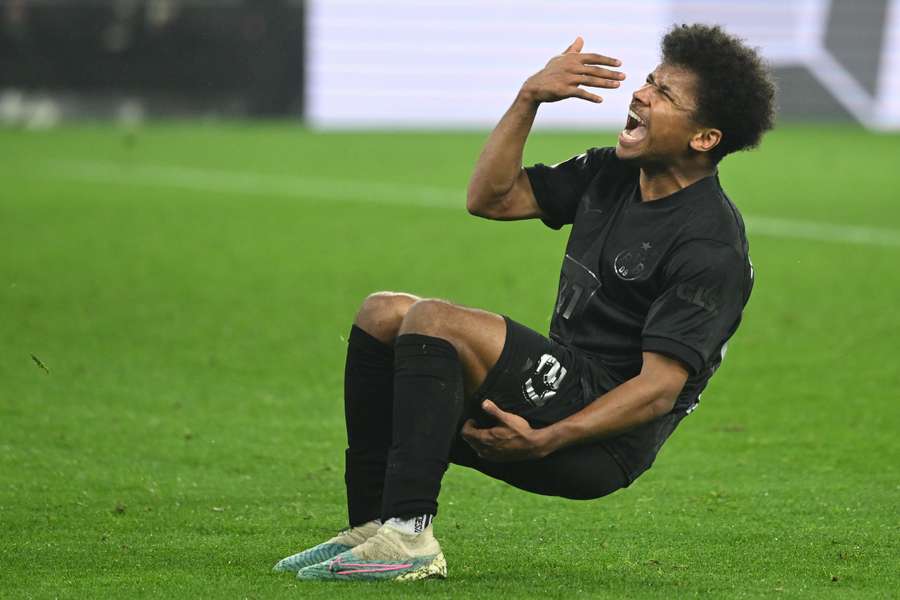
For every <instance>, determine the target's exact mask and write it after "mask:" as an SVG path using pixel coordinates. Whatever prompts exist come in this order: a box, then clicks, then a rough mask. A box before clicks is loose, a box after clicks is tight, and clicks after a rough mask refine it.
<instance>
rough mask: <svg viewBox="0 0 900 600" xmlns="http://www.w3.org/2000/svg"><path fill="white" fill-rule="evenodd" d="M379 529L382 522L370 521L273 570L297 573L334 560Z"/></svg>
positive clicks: (294, 556) (281, 563)
mask: <svg viewBox="0 0 900 600" xmlns="http://www.w3.org/2000/svg"><path fill="white" fill-rule="evenodd" d="M379 527H381V523H380V522H378V521H369V522H368V523H365V524H363V525H360V526H358V527H351V528H350V529H345V530H343V531H341V532H340V533H339V534H337V535H336V536H334V537H333V538H331V539H330V540H328V541H327V542H323V543H321V544H319V545H318V546H313V547H312V548H309V549H307V550H304V551H303V552H298V553H297V554H292V555H290V556H288V557H287V558H282V559H281V560H279V561H278V563H277V564H276V565H275V566H274V567H273V568H272V570H273V571H276V572H279V573H296V572H297V571H299V570H300V569H302V568H303V567H308V566H310V565H315V564H317V563H320V562H323V561H326V560H328V559H330V558H334V557H335V556H337V555H338V554H340V553H341V552H346V551H347V550H349V549H351V548H354V547H356V546H359V545H360V544H362V543H363V542H365V541H366V540H367V539H369V538H370V537H372V536H373V535H375V532H377V531H378V528H379Z"/></svg>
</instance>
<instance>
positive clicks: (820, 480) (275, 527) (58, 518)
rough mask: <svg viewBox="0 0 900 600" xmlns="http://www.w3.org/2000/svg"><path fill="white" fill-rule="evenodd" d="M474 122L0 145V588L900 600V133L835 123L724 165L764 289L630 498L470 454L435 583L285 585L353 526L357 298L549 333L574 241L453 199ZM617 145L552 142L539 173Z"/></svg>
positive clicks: (467, 164) (143, 134)
mask: <svg viewBox="0 0 900 600" xmlns="http://www.w3.org/2000/svg"><path fill="white" fill-rule="evenodd" d="M483 139H484V134H483V133H477V134H476V133H454V134H437V133H412V132H409V133H399V134H377V133H358V132H346V133H332V134H324V133H314V132H310V131H307V130H304V129H302V128H300V127H297V126H295V125H292V124H279V123H269V124H258V125H241V124H233V125H213V124H210V125H202V124H200V125H198V124H158V125H153V126H149V127H146V128H145V129H143V130H141V131H139V132H137V133H136V134H134V135H128V134H123V133H122V132H121V131H119V130H117V129H115V128H113V127H111V126H104V125H96V126H82V127H75V128H64V129H59V130H54V131H49V132H22V131H9V130H7V131H0V148H2V154H3V160H2V161H0V239H2V252H0V596H3V597H69V598H84V597H151V598H155V597H159V598H191V597H210V598H212V597H215V598H243V597H248V598H287V597H303V598H320V597H321V598H343V597H351V596H352V597H354V598H367V597H379V598H380V597H392V596H399V597H412V596H415V597H440V598H469V597H472V598H476V597H477V598H493V597H504V598H520V597H555V598H667V599H668V598H680V597H694V596H705V597H712V598H744V597H747V598H750V597H754V598H801V597H803V598H887V597H897V594H898V590H900V562H898V557H900V543H898V542H900V511H898V506H900V442H898V432H900V408H898V401H900V368H898V360H900V359H898V350H900V344H898V340H900V312H898V309H897V299H898V297H900V202H898V200H900V169H898V166H900V163H898V157H900V137H898V136H897V135H875V134H869V133H864V132H862V131H859V130H856V129H853V128H849V127H817V126H804V127H800V126H794V127H790V126H785V127H783V128H782V129H781V130H779V131H776V132H775V133H773V134H772V135H770V136H769V138H768V139H767V140H766V142H765V143H764V145H763V147H762V149H761V150H759V151H757V152H753V153H747V154H743V155H740V156H734V157H731V158H729V159H727V160H726V161H725V162H724V163H723V165H722V169H721V177H722V180H723V184H724V186H725V188H726V190H727V191H728V192H729V194H730V195H731V196H732V198H733V199H734V200H735V202H736V203H737V204H738V205H739V206H740V207H741V208H742V210H743V212H744V214H745V216H747V217H748V220H749V221H750V223H751V231H750V237H751V252H752V256H753V259H754V263H755V266H756V273H757V281H756V289H755V291H754V294H753V298H752V299H751V302H750V305H749V307H748V310H747V311H746V313H745V321H744V324H743V326H742V329H741V330H740V332H739V333H738V335H737V336H736V337H735V339H734V340H733V341H732V344H731V346H730V351H729V355H728V357H727V359H726V361H725V362H724V364H723V367H722V369H721V371H720V372H719V374H718V375H717V376H716V378H715V379H714V380H713V383H712V385H711V386H710V388H709V389H708V390H707V392H706V393H705V394H704V398H703V403H702V405H701V407H700V409H699V410H698V411H697V412H696V413H694V414H693V415H691V416H690V417H689V418H688V419H687V420H686V421H685V422H684V423H683V424H682V425H681V427H680V428H679V430H678V431H677V432H676V433H675V435H674V437H673V438H672V439H671V440H670V441H669V443H668V444H667V445H666V447H665V448H664V449H663V451H662V453H661V455H660V457H659V459H658V461H657V463H656V465H655V466H654V468H653V469H652V470H651V471H649V472H648V473H647V474H645V475H644V476H643V477H642V478H641V479H639V480H638V481H637V482H636V483H635V484H634V485H632V486H631V487H630V488H628V489H626V490H623V491H620V492H618V493H616V494H614V495H613V496H611V497H608V498H605V499H601V500H598V501H592V502H574V501H566V500H560V499H554V498H543V497H538V496H532V495H529V494H526V493H524V492H520V491H517V490H515V489H512V488H510V487H507V486H505V485H504V484H501V483H499V482H495V481H492V480H490V479H488V478H486V477H484V476H482V475H480V474H477V473H474V472H469V471H466V470H463V469H460V468H458V467H451V469H450V471H449V473H448V475H447V477H446V479H445V482H444V488H443V492H442V495H441V499H440V500H441V514H440V515H439V517H438V520H437V522H436V533H437V535H438V536H439V539H440V540H441V542H442V544H443V546H444V551H445V553H446V555H447V558H448V561H449V567H450V579H449V580H447V581H428V582H420V583H418V584H411V585H397V584H377V585H374V586H366V585H348V586H343V587H341V585H340V584H338V587H335V586H334V585H333V584H332V585H329V584H316V583H312V584H301V583H300V582H297V581H295V580H294V579H293V578H291V577H289V576H283V575H282V576H279V575H275V574H273V573H271V572H270V569H271V567H272V565H273V564H274V563H275V561H276V560H278V559H279V558H281V557H282V556H284V555H286V554H288V553H291V552H293V551H296V550H298V549H301V548H303V547H306V546H309V545H311V544H313V543H317V542H319V541H321V540H322V539H324V538H326V537H328V536H330V535H331V534H333V533H334V531H335V530H337V529H339V528H341V527H342V526H343V525H344V522H345V513H344V490H343V482H342V476H343V455H342V452H343V449H344V444H345V438H344V435H345V434H344V429H343V413H342V389H341V388H342V380H343V376H342V369H343V357H344V349H345V342H344V338H345V336H346V334H347V331H348V329H349V323H350V320H351V318H352V316H353V314H354V311H355V310H356V307H357V306H358V304H359V302H360V301H361V300H362V298H363V297H364V296H365V295H366V294H367V293H369V292H372V291H375V290H380V289H393V290H407V291H411V292H414V293H417V294H420V295H423V296H436V297H442V298H447V299H451V300H453V301H456V302H459V303H463V304H467V305H471V306H478V307H482V308H486V309H489V310H493V311H498V312H505V313H507V314H509V315H510V316H512V317H513V318H516V319H518V320H520V321H522V322H524V323H526V324H528V325H530V326H532V327H534V328H536V329H538V330H540V331H546V328H547V324H548V317H549V313H550V309H551V305H552V303H553V299H554V295H555V288H556V283H557V277H558V269H559V264H560V260H561V256H562V250H563V247H564V244H565V240H566V233H565V231H564V232H553V231H551V230H549V229H546V228H544V227H543V226H542V225H541V224H540V223H535V222H525V223H492V222H487V221H483V220H479V219H475V218H473V217H470V216H469V215H468V214H467V213H466V211H465V209H464V208H463V204H464V190H465V185H466V181H467V179H468V174H469V171H470V169H471V166H472V165H473V163H474V161H475V159H476V156H477V154H478V151H479V149H480V145H481V143H482V141H483ZM613 140H614V136H613V135H611V134H608V133H606V134H604V133H595V134H556V133H540V132H538V133H536V134H535V135H534V136H533V139H532V140H531V142H530V143H529V147H528V151H527V156H526V159H527V160H528V161H530V162H535V161H543V162H548V163H552V162H557V161H559V160H562V159H564V158H567V157H569V156H571V155H573V154H577V153H579V152H581V151H583V150H584V149H585V148H587V147H589V146H594V145H604V144H609V143H612V142H613ZM453 207H455V208H453ZM753 219H757V221H753ZM766 219H768V220H769V221H766ZM773 219H776V220H778V221H777V223H779V224H780V225H778V226H777V227H775V226H773V225H772V223H771V222H770V221H771V220H773ZM754 222H756V223H758V225H757V227H756V228H754V227H753V223H754ZM810 222H813V225H810ZM816 223H818V224H822V223H824V224H829V225H831V227H824V228H823V227H822V226H820V225H816ZM860 228H863V229H860ZM810 232H812V233H810ZM848 237H849V238H852V240H848V239H846V238H848ZM815 238H818V239H815ZM32 355H33V356H34V357H35V358H32ZM39 363H40V364H39ZM41 365H43V366H41ZM45 369H46V370H45Z"/></svg>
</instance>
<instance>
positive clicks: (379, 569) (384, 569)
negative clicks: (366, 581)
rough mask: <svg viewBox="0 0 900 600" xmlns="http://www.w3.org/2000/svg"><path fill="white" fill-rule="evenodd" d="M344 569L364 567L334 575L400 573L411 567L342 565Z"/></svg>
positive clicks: (338, 572) (409, 565)
mask: <svg viewBox="0 0 900 600" xmlns="http://www.w3.org/2000/svg"><path fill="white" fill-rule="evenodd" d="M343 566H346V567H366V568H364V569H348V570H346V571H335V573H334V574H335V575H352V574H354V573H390V572H391V571H402V570H403V569H408V568H410V567H411V566H412V563H410V564H408V565H343Z"/></svg>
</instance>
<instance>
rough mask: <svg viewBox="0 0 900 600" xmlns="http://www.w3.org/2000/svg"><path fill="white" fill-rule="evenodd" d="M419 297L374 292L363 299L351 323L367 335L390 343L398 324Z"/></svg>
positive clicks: (394, 336) (398, 326) (398, 327)
mask: <svg viewBox="0 0 900 600" xmlns="http://www.w3.org/2000/svg"><path fill="white" fill-rule="evenodd" d="M418 300H419V298H417V297H416V296H413V295H412V294H403V293H396V292H376V293H374V294H370V295H369V296H368V297H366V299H365V300H363V303H362V306H360V308H359V312H357V313H356V319H354V321H353V323H354V324H355V325H356V326H357V327H359V328H361V329H363V330H364V331H365V332H366V333H368V334H369V335H371V336H373V337H376V338H378V339H379V340H381V341H382V342H384V343H386V344H390V343H392V342H393V341H394V338H396V337H397V332H398V331H399V330H400V324H401V323H402V322H403V319H404V317H405V316H406V314H407V312H408V311H409V309H410V307H411V306H412V305H413V304H415V303H416V301H418Z"/></svg>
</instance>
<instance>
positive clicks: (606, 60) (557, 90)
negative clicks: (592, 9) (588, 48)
mask: <svg viewBox="0 0 900 600" xmlns="http://www.w3.org/2000/svg"><path fill="white" fill-rule="evenodd" d="M583 47H584V40H583V39H582V38H581V36H579V37H577V38H575V41H574V42H572V44H571V45H570V46H569V47H568V48H566V50H565V52H563V53H562V54H560V55H559V56H554V57H553V58H551V59H550V62H548V63H547V66H545V67H544V68H543V69H541V70H540V71H538V72H537V73H535V74H534V75H532V76H531V77H529V78H528V80H527V81H526V82H525V84H524V85H523V86H522V91H521V93H522V94H523V95H524V96H525V97H526V98H527V99H529V100H530V101H532V102H536V103H540V102H556V101H558V100H563V99H565V98H583V99H584V100H588V101H590V102H603V98H602V97H600V96H598V95H597V94H592V93H591V92H589V91H587V90H585V89H584V88H583V87H581V86H586V87H593V88H607V89H616V88H617V87H619V85H620V83H619V82H621V81H622V80H623V79H625V73H622V72H621V71H612V70H610V69H605V68H603V67H600V66H597V65H604V66H607V67H618V66H621V65H622V61H620V60H619V59H618V58H611V57H609V56H603V55H602V54H591V53H589V52H584V53H583V52H582V51H581V49H582V48H583Z"/></svg>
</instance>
